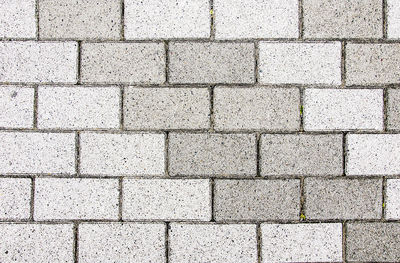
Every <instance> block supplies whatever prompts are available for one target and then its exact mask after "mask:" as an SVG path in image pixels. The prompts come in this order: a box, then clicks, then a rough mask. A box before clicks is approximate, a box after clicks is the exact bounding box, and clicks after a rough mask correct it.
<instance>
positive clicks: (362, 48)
mask: <svg viewBox="0 0 400 263" xmlns="http://www.w3.org/2000/svg"><path fill="white" fill-rule="evenodd" d="M399 68H400V44H396V43H385V44H347V46H346V84H347V85H366V84H390V83H399V82H400V71H399V70H398V69H399Z"/></svg>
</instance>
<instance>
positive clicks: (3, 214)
mask: <svg viewBox="0 0 400 263" xmlns="http://www.w3.org/2000/svg"><path fill="white" fill-rule="evenodd" d="M30 200H31V179H30V178H0V219H2V220H13V219H29V215H30Z"/></svg>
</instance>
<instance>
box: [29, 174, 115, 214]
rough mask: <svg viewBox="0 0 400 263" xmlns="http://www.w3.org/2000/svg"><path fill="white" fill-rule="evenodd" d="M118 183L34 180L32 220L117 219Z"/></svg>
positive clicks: (67, 179) (93, 180) (53, 179)
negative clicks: (33, 211)
mask: <svg viewBox="0 0 400 263" xmlns="http://www.w3.org/2000/svg"><path fill="white" fill-rule="evenodd" d="M118 197H119V191H118V180H116V179H115V180H114V179H87V178H85V179H78V178H37V179H36V182H35V214H34V218H35V220H57V219H118Z"/></svg>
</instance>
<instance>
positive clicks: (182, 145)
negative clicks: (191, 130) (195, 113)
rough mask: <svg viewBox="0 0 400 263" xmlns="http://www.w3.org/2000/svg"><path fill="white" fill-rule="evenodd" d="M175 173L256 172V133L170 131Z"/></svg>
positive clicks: (253, 173)
mask: <svg viewBox="0 0 400 263" xmlns="http://www.w3.org/2000/svg"><path fill="white" fill-rule="evenodd" d="M168 150H169V172H170V174H171V175H189V176H190V175H197V176H208V175H216V176H224V175H248V176H255V175H256V168H257V167H256V137H255V135H253V134H188V133H170V135H169V147H168Z"/></svg>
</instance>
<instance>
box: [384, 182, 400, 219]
mask: <svg viewBox="0 0 400 263" xmlns="http://www.w3.org/2000/svg"><path fill="white" fill-rule="evenodd" d="M386 184H387V185H386V199H385V200H386V204H385V207H386V211H385V213H386V214H385V217H386V219H400V202H399V200H400V179H388V180H387V183H386Z"/></svg>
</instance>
